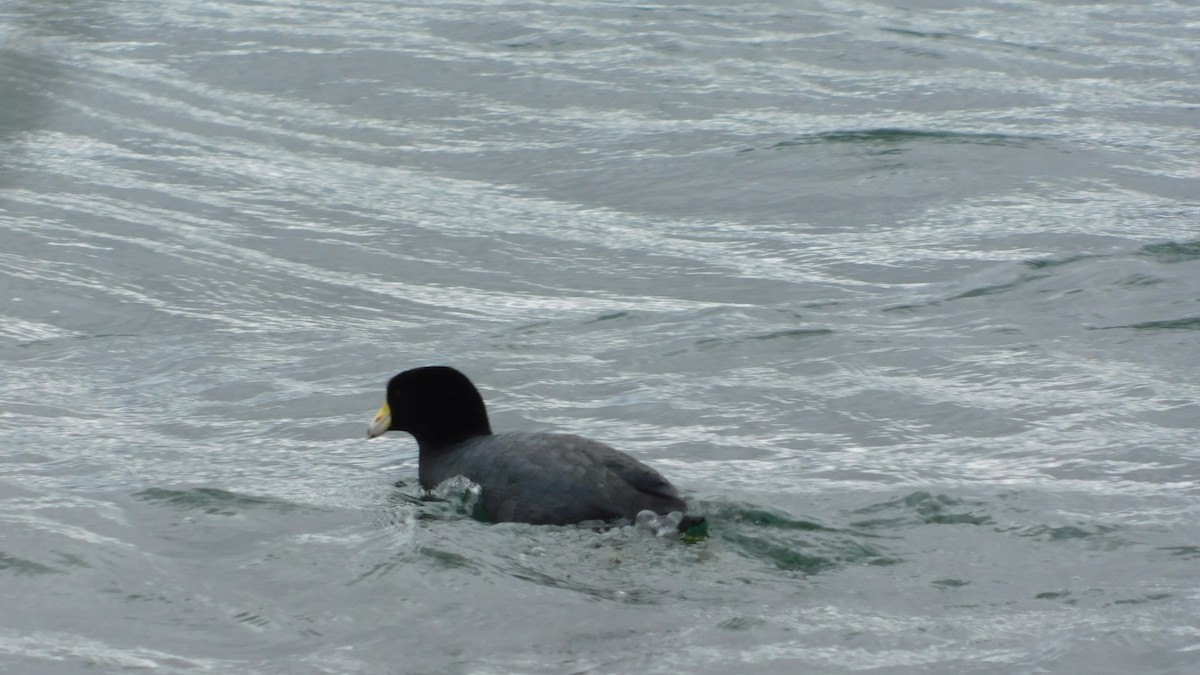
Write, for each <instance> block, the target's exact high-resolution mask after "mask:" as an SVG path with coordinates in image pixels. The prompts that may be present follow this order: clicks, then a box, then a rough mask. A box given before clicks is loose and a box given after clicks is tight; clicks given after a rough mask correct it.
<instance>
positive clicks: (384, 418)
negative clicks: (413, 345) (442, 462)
mask: <svg viewBox="0 0 1200 675" xmlns="http://www.w3.org/2000/svg"><path fill="white" fill-rule="evenodd" d="M392 430H395V431H407V432H408V433H410V434H412V435H413V437H414V438H416V439H417V445H418V446H420V448H421V450H422V451H428V452H436V451H437V450H439V449H441V448H444V447H446V446H448V445H453V444H455V443H459V442H462V441H465V440H467V439H468V438H472V437H474V436H483V435H487V434H490V433H492V429H491V425H490V424H488V418H487V409H486V408H485V407H484V405H483V397H482V396H480V395H479V390H477V389H476V388H475V385H474V384H472V383H471V381H470V380H468V379H467V376H466V375H463V374H462V373H460V372H458V371H457V370H455V369H453V368H450V367H447V366H426V367H423V368H414V369H412V370H406V371H404V372H403V373H400V374H399V375H397V376H395V377H393V378H392V379H391V381H390V382H388V387H387V405H385V406H384V407H383V408H382V409H380V411H379V414H378V415H376V417H375V421H374V422H373V423H372V424H371V427H370V429H369V430H368V431H367V435H368V436H369V437H374V436H379V435H380V434H383V433H384V432H386V431H392Z"/></svg>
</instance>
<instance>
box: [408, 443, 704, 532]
mask: <svg viewBox="0 0 1200 675" xmlns="http://www.w3.org/2000/svg"><path fill="white" fill-rule="evenodd" d="M419 475H420V480H421V486H422V487H424V488H425V489H427V490H429V489H433V488H434V487H436V486H437V485H438V484H440V483H442V482H443V481H445V480H448V479H450V478H453V477H455V476H465V477H466V478H468V479H470V480H471V482H473V483H475V484H477V485H479V487H480V488H481V489H482V502H483V508H484V510H486V511H487V514H488V517H489V518H490V519H491V520H493V521H495V522H522V523H534V524H543V525H566V524H571V523H579V522H583V521H589V520H613V519H616V518H628V519H630V520H633V519H634V517H635V516H636V515H637V514H638V512H640V511H643V510H645V509H649V510H651V511H654V512H656V513H660V514H666V513H670V512H672V511H685V510H686V508H687V507H686V504H685V503H684V501H683V500H682V499H680V498H679V494H678V492H677V491H676V490H675V488H674V487H673V486H672V485H671V484H670V483H669V482H667V480H666V479H665V478H663V477H662V475H661V474H659V473H658V472H657V471H655V470H654V469H651V468H650V467H648V466H646V465H645V464H642V463H641V462H639V461H637V460H636V459H634V458H633V457H630V456H629V455H626V454H625V453H622V452H619V451H617V450H615V449H613V448H611V447H609V446H607V445H605V444H603V443H599V442H597V441H593V440H589V439H586V438H583V437H581V436H575V435H571V434H547V433H503V434H486V435H480V436H475V437H473V438H469V439H467V440H466V441H463V442H461V443H458V444H455V445H453V446H450V447H442V448H438V449H437V450H436V451H433V452H428V451H426V450H425V449H422V452H421V458H420V469H419Z"/></svg>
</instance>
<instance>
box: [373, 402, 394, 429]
mask: <svg viewBox="0 0 1200 675" xmlns="http://www.w3.org/2000/svg"><path fill="white" fill-rule="evenodd" d="M391 428H392V409H391V408H389V407H388V404H386V403H384V404H383V407H382V408H380V409H379V412H378V413H376V414H375V420H374V421H373V422H371V426H369V427H367V438H375V437H376V436H382V435H383V434H385V433H387V430H388V429H391Z"/></svg>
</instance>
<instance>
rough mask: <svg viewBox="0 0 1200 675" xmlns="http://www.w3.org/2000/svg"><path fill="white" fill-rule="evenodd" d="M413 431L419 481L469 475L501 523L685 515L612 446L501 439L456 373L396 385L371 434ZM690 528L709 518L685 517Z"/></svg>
mask: <svg viewBox="0 0 1200 675" xmlns="http://www.w3.org/2000/svg"><path fill="white" fill-rule="evenodd" d="M388 431H406V432H408V433H410V434H412V436H413V438H415V439H416V441H417V449H418V454H419V457H418V464H419V467H418V470H417V473H418V477H419V479H420V482H421V487H423V488H425V489H426V490H431V489H433V488H434V487H436V486H437V485H438V484H440V483H441V482H442V481H445V480H447V479H450V478H453V477H455V476H465V477H466V478H468V479H470V480H471V482H473V483H475V484H476V485H478V486H479V487H480V488H481V489H482V494H481V500H482V505H483V508H484V511H486V513H487V515H488V517H489V518H490V519H491V520H492V521H493V522H518V523H533V524H538V525H570V524H576V523H580V522H584V521H597V520H599V521H610V520H616V519H619V518H628V519H629V520H631V521H634V520H636V518H637V515H638V513H639V512H641V511H644V510H647V509H648V510H650V511H653V512H655V513H658V514H663V515H665V514H667V513H670V512H672V511H679V512H681V513H682V512H686V510H687V504H685V503H684V501H683V500H682V499H680V497H679V493H678V491H676V489H675V487H674V486H673V485H671V483H670V482H668V481H667V479H666V478H663V477H662V475H661V474H659V473H658V472H657V471H655V470H654V469H652V468H650V467H648V466H646V465H645V464H643V463H641V462H639V461H638V460H636V459H634V458H633V457H630V456H629V455H627V454H625V453H623V452H620V451H618V450H616V449H614V448H612V447H610V446H608V445H605V444H604V443H600V442H598V441H593V440H589V439H587V438H583V437H581V436H575V435H571V434H555V433H520V432H514V433H500V434H495V433H492V428H491V424H490V423H489V422H488V416H487V409H486V407H485V406H484V403H483V397H482V396H480V394H479V390H478V389H476V388H475V385H474V384H473V383H472V382H471V380H469V379H467V376H466V375H463V374H462V373H461V372H459V371H457V370H455V369H454V368H450V367H447V366H426V367H422V368H414V369H412V370H406V371H404V372H402V373H400V374H399V375H396V376H395V377H393V378H392V379H391V381H389V382H388V386H387V403H385V404H384V406H383V407H382V408H380V409H379V413H378V414H377V415H376V416H375V420H374V421H373V422H371V426H370V428H368V430H367V437H368V438H374V437H376V436H380V435H382V434H384V433H386V432H388ZM684 520H685V523H684V524H681V528H682V527H690V526H692V525H695V524H696V523H698V522H702V521H703V519H702V518H696V517H690V518H685V519H684Z"/></svg>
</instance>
